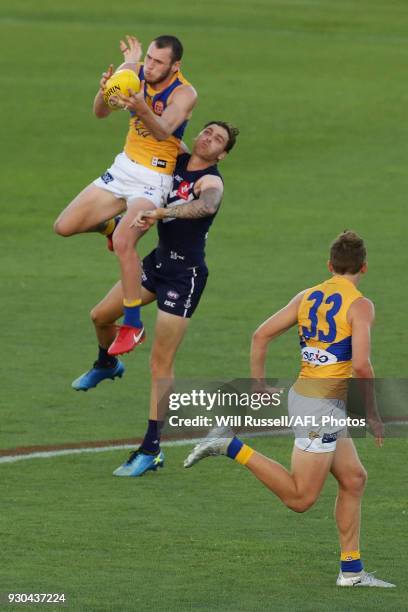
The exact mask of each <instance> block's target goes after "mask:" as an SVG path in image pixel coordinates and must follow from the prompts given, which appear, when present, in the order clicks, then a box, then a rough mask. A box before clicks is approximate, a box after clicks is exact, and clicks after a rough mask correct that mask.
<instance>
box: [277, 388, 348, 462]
mask: <svg viewBox="0 0 408 612" xmlns="http://www.w3.org/2000/svg"><path fill="white" fill-rule="evenodd" d="M288 411H289V417H293V419H297V423H295V424H294V426H293V427H292V429H293V431H294V434H295V446H296V447H297V448H300V449H301V450H304V451H308V452H310V453H330V452H333V451H335V450H336V442H337V440H338V439H339V438H340V437H344V436H345V435H346V433H347V428H346V425H345V423H344V421H345V419H346V405H345V402H344V401H343V400H340V399H329V398H321V397H306V396H305V395H299V393H296V391H295V390H294V389H293V387H292V388H291V389H290V391H289V396H288ZM323 417H324V418H323ZM329 419H330V420H329Z"/></svg>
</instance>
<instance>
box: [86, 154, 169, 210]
mask: <svg viewBox="0 0 408 612" xmlns="http://www.w3.org/2000/svg"><path fill="white" fill-rule="evenodd" d="M172 182H173V176H172V175H168V174H162V173H161V172H155V171H154V170H150V169H149V168H146V167H145V166H142V164H138V163H137V162H134V161H132V160H131V159H129V157H128V156H127V155H126V153H124V152H122V153H119V155H117V156H116V157H115V160H114V162H113V164H112V166H111V167H110V168H108V170H107V171H106V172H104V174H102V176H100V177H99V178H97V179H96V180H95V181H94V183H93V184H94V185H96V186H97V187H100V188H101V189H106V190H107V191H110V192H111V193H113V194H114V195H115V196H116V197H117V198H124V199H125V200H126V202H129V201H130V200H134V199H135V198H147V199H148V200H150V201H151V202H153V204H154V205H155V206H156V208H160V207H161V206H163V205H164V204H165V203H166V202H167V196H168V194H169V192H170V189H171V185H172Z"/></svg>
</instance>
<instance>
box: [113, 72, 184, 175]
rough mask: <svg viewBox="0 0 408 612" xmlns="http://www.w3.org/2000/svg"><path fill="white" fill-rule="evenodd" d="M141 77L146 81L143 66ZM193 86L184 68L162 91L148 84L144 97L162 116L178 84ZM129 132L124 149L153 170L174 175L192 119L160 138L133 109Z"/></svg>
mask: <svg viewBox="0 0 408 612" xmlns="http://www.w3.org/2000/svg"><path fill="white" fill-rule="evenodd" d="M139 79H140V80H141V81H143V80H144V72H143V65H142V66H141V67H140V68H139ZM181 85H190V83H189V82H188V81H187V79H185V78H184V76H183V75H182V73H181V72H180V71H178V72H176V73H175V74H174V76H173V78H172V79H171V81H170V83H169V85H167V87H165V88H164V89H161V90H159V91H157V90H155V89H153V88H152V87H151V86H150V85H149V84H148V83H146V82H145V84H144V99H145V102H146V104H147V105H148V106H149V108H150V109H151V110H152V112H153V113H154V114H155V115H158V116H160V115H162V114H163V112H164V111H165V109H166V107H167V105H168V102H169V98H170V96H171V94H172V93H173V92H174V90H175V89H177V87H180V86H181ZM130 115H131V116H130V120H129V131H128V135H127V138H126V143H125V147H124V151H125V153H126V155H127V156H128V157H129V158H130V159H132V160H133V161H135V162H137V163H139V164H142V165H143V166H145V167H146V168H149V169H150V170H155V171H156V172H161V173H163V174H173V172H174V168H175V165H176V160H177V155H178V152H179V149H180V142H181V140H182V139H183V134H184V130H185V129H186V126H187V123H188V120H187V119H186V120H185V121H183V123H182V124H181V125H180V126H179V127H178V128H177V129H176V130H175V131H174V132H173V134H171V136H169V137H168V138H166V139H165V140H156V138H154V136H152V135H151V133H150V132H149V130H148V129H147V128H146V127H145V125H144V123H143V122H142V121H141V119H139V117H138V116H137V115H136V114H135V113H134V112H133V111H131V112H130Z"/></svg>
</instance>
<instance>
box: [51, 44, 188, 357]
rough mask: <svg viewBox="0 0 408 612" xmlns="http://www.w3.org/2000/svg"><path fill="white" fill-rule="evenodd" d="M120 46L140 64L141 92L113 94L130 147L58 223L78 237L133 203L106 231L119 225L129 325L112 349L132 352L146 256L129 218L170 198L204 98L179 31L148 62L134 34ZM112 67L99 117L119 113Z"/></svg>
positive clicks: (129, 60) (133, 65) (155, 47)
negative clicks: (111, 87)
mask: <svg viewBox="0 0 408 612" xmlns="http://www.w3.org/2000/svg"><path fill="white" fill-rule="evenodd" d="M120 48H121V51H122V53H123V55H124V59H125V63H123V64H122V65H121V66H119V69H124V68H127V69H131V70H134V72H136V73H137V74H138V77H139V79H140V81H141V90H140V92H139V93H136V92H133V91H129V96H123V95H120V96H116V97H115V99H114V100H115V103H116V105H117V106H118V107H119V108H123V109H125V110H128V111H129V113H130V117H129V130H128V135H127V138H126V143H125V146H124V150H123V151H122V152H121V153H120V154H119V155H117V156H116V158H115V160H114V163H113V164H112V166H111V167H110V168H108V170H107V171H106V172H104V173H103V174H102V176H101V177H100V178H98V179H96V180H95V181H94V182H93V183H91V184H90V185H88V187H86V188H85V189H84V190H83V191H82V192H81V193H80V194H79V195H78V196H77V197H76V198H75V199H74V200H73V201H72V202H71V204H69V206H68V207H67V208H66V209H65V210H64V211H63V212H62V213H61V214H60V216H59V217H58V219H57V220H56V222H55V225H54V228H55V231H56V232H57V233H58V234H60V235H62V236H71V235H73V234H78V233H81V232H87V231H92V230H95V229H97V228H98V226H99V224H101V223H103V222H105V221H106V220H108V219H111V218H112V217H114V216H115V215H118V214H119V213H121V212H123V211H125V210H126V214H125V218H124V220H123V222H122V223H121V224H120V226H118V228H117V229H116V227H115V220H114V219H112V220H111V223H110V224H109V226H108V227H107V228H106V229H105V231H106V233H107V234H111V233H112V232H114V234H113V243H114V250H115V253H116V255H117V257H118V259H119V264H120V269H121V277H122V287H123V307H124V312H125V318H124V321H123V325H122V326H121V327H120V329H119V333H118V335H117V337H116V338H113V341H112V344H111V347H110V349H109V350H110V354H111V355H119V354H121V353H126V352H129V351H131V350H132V349H133V348H134V347H135V346H136V345H137V344H140V343H141V342H143V340H144V338H145V333H144V328H143V324H142V322H141V319H140V305H141V278H140V273H139V270H140V259H139V257H138V255H137V252H136V251H135V248H134V247H135V245H136V244H137V242H138V240H139V238H140V237H141V235H142V234H143V232H142V231H141V230H140V228H139V227H135V226H133V227H131V225H130V221H131V220H133V218H134V217H135V215H136V214H137V212H138V211H140V210H148V209H151V210H154V209H155V208H156V207H160V206H163V205H164V204H165V202H166V199H167V195H168V193H169V190H170V187H171V184H172V175H173V172H174V168H175V165H176V159H177V155H178V151H179V146H180V142H181V140H182V137H183V133H184V130H185V128H186V125H187V123H188V119H189V118H190V116H191V113H192V110H193V107H194V105H195V104H196V101H197V93H196V91H195V89H194V88H193V87H192V85H191V84H190V83H189V82H188V81H187V79H186V78H185V77H184V76H183V74H182V73H181V71H180V64H181V58H182V55H183V47H182V44H181V42H180V41H179V40H178V39H177V38H176V37H175V36H159V37H158V38H156V39H155V40H153V42H152V43H151V44H150V45H149V47H148V49H147V53H146V56H145V58H144V62H143V63H141V62H140V60H141V56H142V47H141V44H140V43H139V41H138V40H137V39H136V38H135V37H133V36H128V37H127V42H125V41H123V40H122V41H121V45H120ZM112 74H113V66H110V67H109V69H108V70H107V72H105V73H104V74H103V76H102V80H101V82H100V90H99V91H98V93H97V95H96V97H95V100H94V105H93V110H94V114H95V115H96V117H98V118H100V119H102V118H105V117H107V116H108V115H110V114H111V112H112V109H111V108H110V107H109V106H108V105H107V104H106V102H105V100H104V91H105V85H106V82H107V80H108V79H109V77H110V76H111V75H112ZM112 100H113V97H111V98H110V101H111V102H112Z"/></svg>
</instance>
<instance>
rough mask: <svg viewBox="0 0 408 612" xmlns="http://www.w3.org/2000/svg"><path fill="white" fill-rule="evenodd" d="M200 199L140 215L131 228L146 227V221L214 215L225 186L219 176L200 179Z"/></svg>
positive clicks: (207, 176) (199, 217)
mask: <svg viewBox="0 0 408 612" xmlns="http://www.w3.org/2000/svg"><path fill="white" fill-rule="evenodd" d="M200 184H201V191H200V197H199V198H198V199H197V200H193V201H192V202H189V203H188V204H177V205H176V206H170V207H168V208H156V209H155V210H145V211H141V212H139V213H138V215H137V217H136V218H135V219H134V220H133V222H132V223H131V227H141V228H142V229H143V227H144V221H145V220H146V219H154V220H155V221H160V220H161V219H166V218H171V219H202V218H203V217H210V216H211V215H214V214H215V213H216V212H217V210H218V208H219V207H220V204H221V200H222V194H223V190H224V186H223V183H222V180H221V179H220V178H219V177H218V176H212V175H210V174H208V175H206V176H204V177H203V178H202V179H200Z"/></svg>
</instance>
